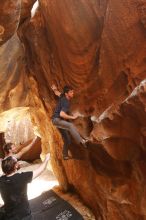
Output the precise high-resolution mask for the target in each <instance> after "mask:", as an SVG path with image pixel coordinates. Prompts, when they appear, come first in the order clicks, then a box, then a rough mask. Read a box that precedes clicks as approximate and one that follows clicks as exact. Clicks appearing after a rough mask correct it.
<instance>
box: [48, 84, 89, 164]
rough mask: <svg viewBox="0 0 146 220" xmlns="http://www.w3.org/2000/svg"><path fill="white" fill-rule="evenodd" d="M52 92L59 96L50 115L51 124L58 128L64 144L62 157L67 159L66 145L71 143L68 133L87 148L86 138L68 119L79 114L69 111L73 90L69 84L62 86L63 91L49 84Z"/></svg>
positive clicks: (74, 117) (73, 118)
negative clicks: (72, 113)
mask: <svg viewBox="0 0 146 220" xmlns="http://www.w3.org/2000/svg"><path fill="white" fill-rule="evenodd" d="M51 88H52V90H53V91H54V94H55V95H56V96H58V97H59V101H58V104H57V106H56V109H55V111H54V114H53V116H52V122H53V124H54V125H55V126H56V127H57V128H59V131H60V133H61V135H62V138H63V141H64V146H63V152H62V154H63V159H64V160H68V159H69V156H68V146H69V145H70V143H71V140H70V135H69V133H70V134H71V136H72V137H73V138H74V140H75V141H76V143H77V144H81V145H83V146H84V147H85V148H87V140H85V139H83V138H82V137H81V136H80V134H79V132H78V131H77V129H76V127H75V126H74V125H73V123H72V122H70V120H75V119H76V118H77V117H78V116H79V115H78V114H74V115H71V114H70V113H69V110H70V101H71V99H72V98H73V97H74V90H73V88H72V87H70V86H65V87H64V88H63V93H61V92H60V91H59V90H58V89H57V87H56V86H55V85H52V86H51Z"/></svg>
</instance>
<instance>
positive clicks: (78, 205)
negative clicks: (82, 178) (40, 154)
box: [0, 160, 95, 220]
mask: <svg viewBox="0 0 146 220" xmlns="http://www.w3.org/2000/svg"><path fill="white" fill-rule="evenodd" d="M20 163H21V167H22V168H21V169H20V170H19V172H23V171H33V170H35V169H36V168H37V167H38V166H39V164H40V160H38V161H35V162H34V163H33V164H29V163H27V162H25V161H23V162H20ZM0 174H2V171H1V170H0ZM49 189H53V190H54V191H55V192H56V193H57V194H58V195H59V196H60V197H62V198H63V199H64V200H66V201H68V202H69V203H70V204H71V205H72V206H73V207H74V208H75V209H76V210H77V211H78V212H79V213H80V214H81V215H82V216H83V218H84V219H85V220H95V217H94V215H93V213H92V212H91V210H90V209H88V208H87V207H86V206H85V205H84V204H83V203H82V202H81V200H80V199H79V197H78V196H77V195H76V194H72V193H63V192H62V191H61V190H60V188H59V185H58V181H57V180H56V178H55V176H54V174H53V172H52V170H51V166H50V165H49V166H48V169H47V170H45V171H44V172H43V173H42V174H41V175H40V176H39V177H38V178H36V179H34V180H33V181H32V182H31V183H30V184H28V199H29V200H30V199H33V198H35V197H37V196H39V195H41V193H42V192H44V191H47V190H49ZM2 204H3V201H2V199H1V197H0V205H2Z"/></svg>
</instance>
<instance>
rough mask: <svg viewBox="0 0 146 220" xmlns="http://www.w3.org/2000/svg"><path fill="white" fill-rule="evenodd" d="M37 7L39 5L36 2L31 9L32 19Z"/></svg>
mask: <svg viewBox="0 0 146 220" xmlns="http://www.w3.org/2000/svg"><path fill="white" fill-rule="evenodd" d="M38 6H39V3H38V1H36V2H35V3H34V5H33V7H32V9H31V17H33V16H34V15H35V12H36V10H37V8H38Z"/></svg>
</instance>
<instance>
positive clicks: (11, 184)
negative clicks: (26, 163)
mask: <svg viewBox="0 0 146 220" xmlns="http://www.w3.org/2000/svg"><path fill="white" fill-rule="evenodd" d="M49 158H50V154H47V155H46V157H45V160H44V161H43V162H42V163H41V165H40V166H39V167H38V168H37V169H36V170H34V171H33V172H22V173H17V170H18V169H19V164H18V162H17V159H16V158H15V157H13V156H9V157H6V158H5V159H3V160H2V164H1V167H2V171H3V173H4V175H3V176H1V177H0V193H1V196H2V199H3V201H4V206H3V216H1V218H0V219H1V220H31V219H32V216H31V210H30V207H29V202H28V198H27V184H28V183H30V182H31V181H32V179H34V178H36V177H38V176H39V175H40V174H41V173H42V172H43V171H44V170H45V168H46V167H47V163H48V160H49Z"/></svg>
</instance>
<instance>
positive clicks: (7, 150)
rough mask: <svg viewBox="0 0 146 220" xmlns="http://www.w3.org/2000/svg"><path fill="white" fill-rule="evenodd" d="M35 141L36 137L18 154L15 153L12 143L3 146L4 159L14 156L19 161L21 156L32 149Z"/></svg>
mask: <svg viewBox="0 0 146 220" xmlns="http://www.w3.org/2000/svg"><path fill="white" fill-rule="evenodd" d="M36 140H37V136H36V137H35V138H34V139H33V140H32V141H31V143H30V144H28V145H27V146H26V147H23V148H22V149H21V150H20V151H19V152H18V153H16V150H17V149H16V147H15V145H14V144H12V143H7V144H5V145H4V146H3V151H4V154H5V158H6V157H9V156H14V157H15V158H16V159H18V160H19V159H20V158H21V157H22V155H23V154H25V153H26V152H27V151H29V150H30V149H31V148H32V146H33V145H34V143H35V142H36Z"/></svg>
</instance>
